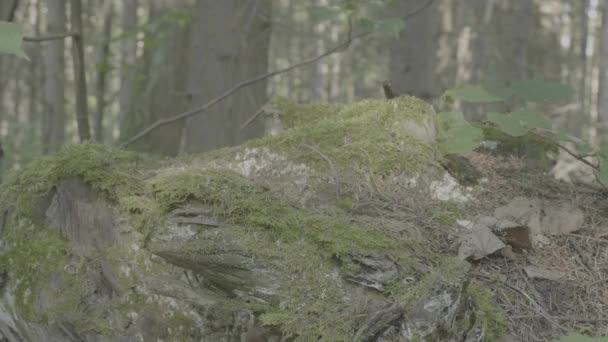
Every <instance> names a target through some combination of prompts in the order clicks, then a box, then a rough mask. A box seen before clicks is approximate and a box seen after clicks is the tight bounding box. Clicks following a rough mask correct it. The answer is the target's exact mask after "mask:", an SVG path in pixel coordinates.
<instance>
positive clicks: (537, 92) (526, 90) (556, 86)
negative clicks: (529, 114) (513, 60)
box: [511, 80, 574, 102]
mask: <svg viewBox="0 0 608 342" xmlns="http://www.w3.org/2000/svg"><path fill="white" fill-rule="evenodd" d="M511 88H512V90H513V93H514V94H515V95H516V96H518V97H520V98H522V99H524V100H527V101H532V102H542V101H556V100H565V99H569V98H571V97H572V95H574V90H573V89H572V88H571V87H570V86H567V85H565V84H561V83H556V82H547V81H542V80H524V81H515V82H513V85H512V86H511Z"/></svg>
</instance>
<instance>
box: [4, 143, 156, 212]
mask: <svg viewBox="0 0 608 342" xmlns="http://www.w3.org/2000/svg"><path fill="white" fill-rule="evenodd" d="M149 162H150V161H149V160H145V159H143V158H142V157H141V156H139V155H137V154H134V153H131V152H126V151H123V150H119V149H115V148H112V147H109V146H104V145H99V144H94V143H84V144H80V145H70V146H67V147H65V148H64V149H63V150H61V151H60V152H59V153H57V155H55V156H50V157H44V158H40V159H38V160H36V161H34V162H32V163H31V164H29V165H28V166H26V167H25V168H24V169H22V170H17V171H14V172H12V173H11V174H10V175H9V176H8V178H7V181H6V182H5V183H4V184H3V186H2V189H3V191H2V197H1V199H0V201H1V202H0V206H2V207H3V208H16V209H18V210H19V211H22V212H23V213H28V214H29V210H32V209H34V208H33V206H34V203H35V201H36V200H37V199H39V198H41V197H43V196H45V195H47V194H48V193H49V192H50V191H51V190H52V189H53V187H54V186H55V185H57V184H58V182H59V181H60V180H62V179H66V178H70V177H78V178H80V179H82V180H84V181H85V182H86V183H87V184H89V185H91V187H93V189H95V190H97V191H100V192H102V193H103V194H105V195H106V196H108V198H110V199H112V200H116V199H117V198H118V197H120V196H123V195H128V194H132V193H137V192H139V191H141V189H142V182H141V177H138V174H137V171H136V167H137V166H138V163H139V164H142V163H149Z"/></svg>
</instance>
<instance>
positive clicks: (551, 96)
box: [439, 80, 608, 189]
mask: <svg viewBox="0 0 608 342" xmlns="http://www.w3.org/2000/svg"><path fill="white" fill-rule="evenodd" d="M573 93H574V92H573V90H572V89H571V88H570V87H568V86H566V85H563V84H559V83H554V82H547V81H543V80H522V81H515V82H512V83H511V84H500V83H496V82H482V83H481V84H479V85H466V86H462V87H458V88H454V89H450V90H448V91H447V92H446V93H445V94H444V96H443V99H444V101H445V102H446V103H453V102H454V101H455V100H460V101H464V102H471V103H497V102H505V101H509V100H510V99H512V98H516V99H518V100H523V101H526V102H548V101H557V100H562V99H567V98H570V97H572V95H573ZM439 121H440V123H441V124H442V125H443V130H444V137H443V142H444V145H445V149H446V151H447V152H448V153H461V154H466V153H468V152H471V151H473V150H474V149H476V148H477V147H479V144H480V143H481V139H482V138H483V131H482V129H481V128H479V127H477V126H475V125H472V124H471V123H470V122H468V121H467V120H465V119H464V115H463V114H462V113H460V112H456V113H453V112H442V113H439ZM486 121H487V122H489V123H490V124H491V125H492V126H493V127H495V128H496V129H498V130H499V131H501V132H503V133H505V134H507V135H509V136H512V137H522V136H524V135H526V134H534V135H535V136H536V137H538V138H540V139H541V140H542V141H544V142H546V143H548V144H550V145H552V146H554V147H556V148H559V149H561V150H562V151H564V152H566V153H567V154H569V155H570V156H572V157H573V158H575V159H576V160H578V161H580V162H581V163H583V164H585V165H587V166H589V167H591V169H592V170H593V171H594V174H595V178H596V180H597V182H598V183H599V184H600V185H601V186H602V187H603V188H605V189H608V167H606V166H605V164H608V157H607V156H608V155H607V154H605V153H603V152H602V151H601V150H599V151H597V152H595V153H593V152H592V151H593V147H592V146H591V145H590V144H589V143H587V142H585V141H583V140H581V139H578V138H575V137H572V136H570V135H568V134H566V133H564V132H561V131H557V130H554V129H552V127H551V122H549V121H548V120H547V119H546V118H545V117H544V116H543V115H542V114H541V113H538V112H536V111H534V110H529V109H526V108H523V109H520V110H516V111H512V112H509V113H496V112H490V113H487V114H486ZM566 143H572V144H574V145H575V149H576V151H575V150H573V149H571V148H570V147H568V146H567V144H566ZM588 157H593V158H597V159H598V163H593V162H591V161H589V160H588V159H587V158H588Z"/></svg>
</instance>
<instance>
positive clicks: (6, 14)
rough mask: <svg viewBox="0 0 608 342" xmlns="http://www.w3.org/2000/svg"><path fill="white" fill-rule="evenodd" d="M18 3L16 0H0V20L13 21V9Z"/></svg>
mask: <svg viewBox="0 0 608 342" xmlns="http://www.w3.org/2000/svg"><path fill="white" fill-rule="evenodd" d="M18 5H19V1H18V0H2V1H0V20H2V21H13V18H14V17H15V11H16V10H17V6H18Z"/></svg>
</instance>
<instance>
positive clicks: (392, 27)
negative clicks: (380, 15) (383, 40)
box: [374, 18, 405, 37]
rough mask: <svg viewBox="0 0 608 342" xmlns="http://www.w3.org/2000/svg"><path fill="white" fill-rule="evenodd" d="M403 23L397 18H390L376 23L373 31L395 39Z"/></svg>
mask: <svg viewBox="0 0 608 342" xmlns="http://www.w3.org/2000/svg"><path fill="white" fill-rule="evenodd" d="M404 26H405V23H404V22H403V20H401V19H399V18H391V19H384V20H378V21H376V23H375V25H374V31H376V32H382V33H388V34H391V35H393V36H395V37H397V36H398V35H399V32H401V30H403V27H404Z"/></svg>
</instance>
